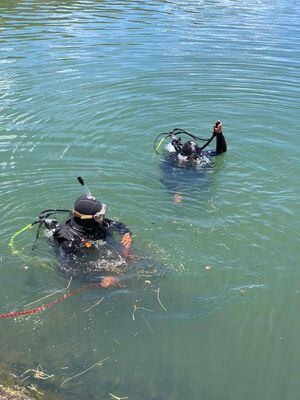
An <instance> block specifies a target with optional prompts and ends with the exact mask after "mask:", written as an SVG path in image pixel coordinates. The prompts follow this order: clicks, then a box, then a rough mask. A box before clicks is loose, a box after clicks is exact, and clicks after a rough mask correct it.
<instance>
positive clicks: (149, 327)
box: [142, 314, 154, 333]
mask: <svg viewBox="0 0 300 400" xmlns="http://www.w3.org/2000/svg"><path fill="white" fill-rule="evenodd" d="M142 317H143V318H144V321H145V322H146V325H147V327H148V329H149V331H150V332H151V333H154V331H153V330H152V329H151V326H150V325H149V324H148V321H147V320H146V317H145V316H144V314H142Z"/></svg>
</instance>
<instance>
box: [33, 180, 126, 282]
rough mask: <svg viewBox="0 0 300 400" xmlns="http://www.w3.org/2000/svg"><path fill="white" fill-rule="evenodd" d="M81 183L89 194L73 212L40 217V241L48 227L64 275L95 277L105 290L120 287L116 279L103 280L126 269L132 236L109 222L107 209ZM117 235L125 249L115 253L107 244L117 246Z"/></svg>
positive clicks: (111, 277) (51, 212)
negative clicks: (61, 218) (63, 217)
mask: <svg viewBox="0 0 300 400" xmlns="http://www.w3.org/2000/svg"><path fill="white" fill-rule="evenodd" d="M77 179H78V180H79V182H80V184H81V185H83V186H84V187H85V189H86V192H87V194H86V195H82V196H80V197H78V199H77V200H76V201H75V203H74V207H73V209H72V210H71V211H70V210H45V211H43V212H42V213H41V214H40V216H39V229H38V232H37V236H36V239H37V238H38V234H39V230H40V228H41V226H42V225H44V226H45V228H46V236H47V238H48V240H49V241H50V243H51V244H52V245H53V247H54V248H55V251H56V253H57V255H58V256H59V258H60V261H61V262H60V266H59V269H60V270H61V272H63V273H64V274H66V275H72V276H74V275H75V276H79V277H81V278H82V277H88V279H90V278H91V276H90V275H93V276H92V278H93V279H94V278H96V280H98V281H99V280H101V284H100V285H101V286H102V287H108V286H113V285H117V284H118V280H117V278H116V277H114V276H103V275H102V272H105V273H107V272H111V271H112V270H114V269H115V271H114V272H116V273H118V267H120V270H121V269H122V267H124V266H126V257H127V256H128V254H129V253H128V252H129V249H130V247H131V243H132V234H131V232H130V231H129V229H128V228H127V227H126V226H125V225H124V224H123V223H122V222H119V221H113V220H111V219H109V218H106V217H105V212H106V205H105V204H104V203H101V202H100V201H99V200H98V199H97V198H96V197H94V196H93V195H92V194H91V192H90V190H89V189H88V188H87V186H86V185H85V183H84V181H83V179H82V178H81V177H78V178H77ZM66 211H68V212H70V214H69V216H68V218H67V219H66V220H64V221H62V222H58V221H57V219H55V218H54V219H52V218H49V216H50V215H53V214H55V213H56V212H66ZM114 232H117V233H118V234H120V236H121V245H122V248H121V249H118V250H116V249H115V252H114V251H113V247H116V246H114V245H112V246H111V248H109V247H107V243H110V244H112V243H113V242H114V240H113V234H114ZM113 253H114V254H113ZM116 254H117V256H116ZM103 255H104V256H103ZM99 256H100V261H99ZM101 256H102V259H101ZM108 259H109V260H110V266H114V268H109V260H108ZM95 274H96V275H95Z"/></svg>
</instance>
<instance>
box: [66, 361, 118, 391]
mask: <svg viewBox="0 0 300 400" xmlns="http://www.w3.org/2000/svg"><path fill="white" fill-rule="evenodd" d="M109 358H110V357H106V358H104V359H103V360H101V361H98V362H96V363H95V364H93V365H91V366H90V367H88V368H87V369H84V370H83V371H81V372H79V374H76V375H73V376H70V378H67V379H65V380H64V381H63V382H62V383H61V385H60V387H63V385H64V384H65V383H67V382H69V381H70V380H71V379H73V378H77V376H80V375H82V374H84V373H86V372H87V371H89V370H90V369H92V368H94V367H96V366H97V365H99V366H100V365H103V362H104V361H106V360H108V359H109Z"/></svg>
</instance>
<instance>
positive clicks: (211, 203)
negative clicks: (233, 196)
mask: <svg viewBox="0 0 300 400" xmlns="http://www.w3.org/2000/svg"><path fill="white" fill-rule="evenodd" d="M210 205H211V206H212V208H213V209H214V210H216V209H217V208H216V207H215V206H214V204H213V202H212V199H210Z"/></svg>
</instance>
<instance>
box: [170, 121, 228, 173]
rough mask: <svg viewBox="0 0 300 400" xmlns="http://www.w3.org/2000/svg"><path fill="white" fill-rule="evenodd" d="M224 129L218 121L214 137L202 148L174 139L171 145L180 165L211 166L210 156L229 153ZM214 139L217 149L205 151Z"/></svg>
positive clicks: (192, 142)
mask: <svg viewBox="0 0 300 400" xmlns="http://www.w3.org/2000/svg"><path fill="white" fill-rule="evenodd" d="M222 129H223V126H222V123H221V121H217V122H216V123H215V126H214V129H213V134H212V136H211V137H210V139H208V140H207V141H206V143H205V144H204V145H203V146H201V147H199V146H198V145H197V144H196V143H195V142H194V141H188V142H185V143H184V144H183V143H181V139H180V138H175V139H173V141H172V143H171V145H172V146H173V148H174V149H175V152H176V154H177V156H178V161H179V162H180V163H182V162H190V163H195V164H199V165H201V166H210V165H211V163H210V159H209V157H210V156H217V155H219V154H222V153H225V152H226V151H227V144H226V140H225V137H224V135H223V132H222ZM214 138H216V149H215V150H209V151H203V150H204V149H205V148H206V147H207V146H208V145H209V144H210V143H211V141H212V140H213V139H214ZM173 152H174V150H173Z"/></svg>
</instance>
